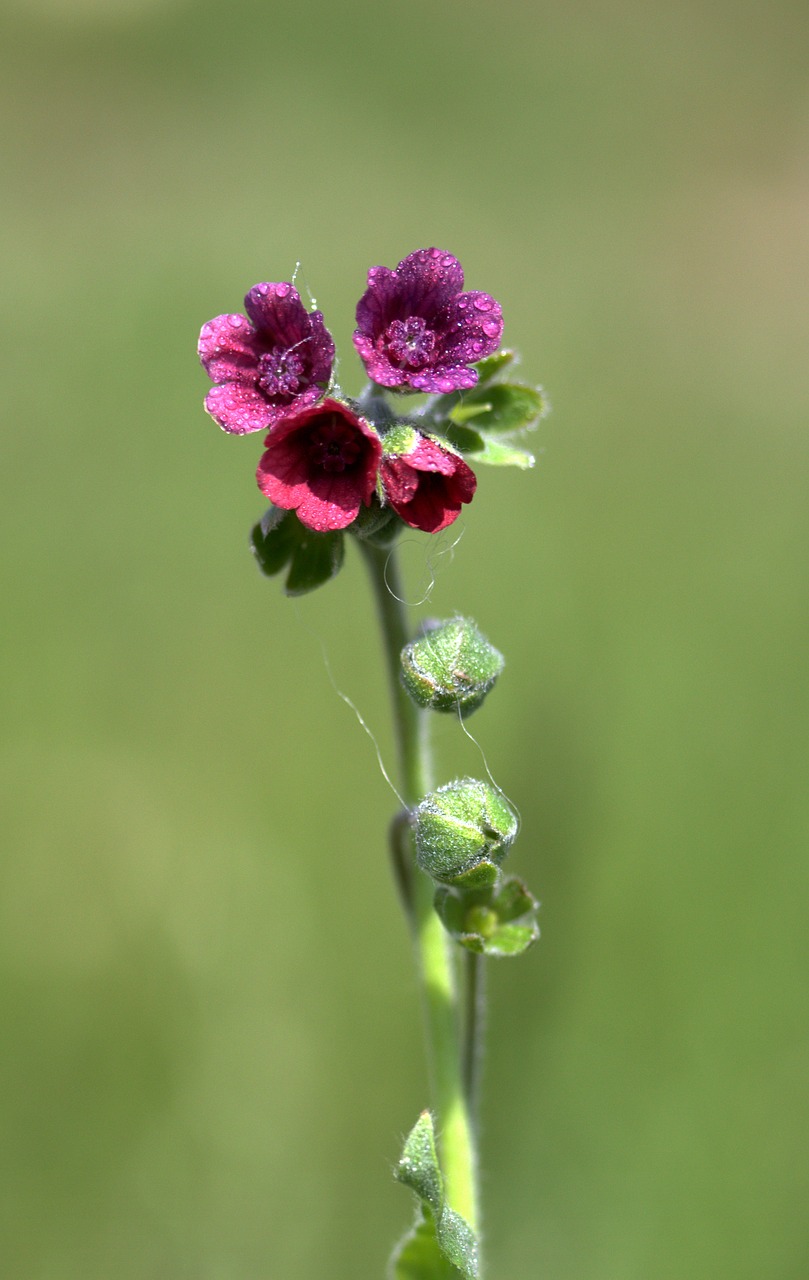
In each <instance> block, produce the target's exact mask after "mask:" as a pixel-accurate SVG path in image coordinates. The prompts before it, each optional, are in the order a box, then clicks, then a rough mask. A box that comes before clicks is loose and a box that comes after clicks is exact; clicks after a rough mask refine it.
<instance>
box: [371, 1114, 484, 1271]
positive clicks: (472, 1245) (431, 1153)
mask: <svg viewBox="0 0 809 1280" xmlns="http://www.w3.org/2000/svg"><path fill="white" fill-rule="evenodd" d="M395 1176H396V1178H397V1179H398V1180H399V1182H403V1183H404V1184H405V1186H407V1187H410V1189H411V1191H415V1193H416V1195H417V1196H418V1197H419V1200H420V1202H421V1205H420V1208H419V1215H418V1217H417V1219H416V1222H415V1225H414V1227H413V1229H412V1230H411V1231H410V1232H408V1234H407V1235H406V1236H405V1238H404V1239H403V1240H402V1241H401V1243H400V1244H399V1245H398V1246H397V1248H396V1249H395V1251H394V1254H393V1257H392V1259H391V1264H390V1269H389V1273H388V1274H389V1276H390V1277H391V1280H478V1278H479V1266H478V1249H477V1241H476V1239H475V1234H474V1232H473V1231H472V1228H471V1227H470V1226H469V1223H468V1222H466V1220H465V1219H464V1218H462V1217H461V1215H460V1214H458V1213H455V1211H454V1210H453V1209H450V1208H449V1207H448V1206H447V1205H446V1204H445V1203H444V1185H443V1179H442V1177H441V1170H440V1168H439V1166H438V1156H437V1154H436V1146H435V1129H434V1126H433V1118H432V1116H431V1115H430V1113H429V1111H422V1113H421V1115H420V1116H419V1118H418V1120H417V1121H416V1123H415V1125H414V1126H413V1128H412V1130H411V1131H410V1134H409V1135H408V1138H407V1141H406V1142H405V1145H404V1150H403V1152H402V1157H401V1159H400V1161H399V1163H398V1165H397V1166H396V1172H395Z"/></svg>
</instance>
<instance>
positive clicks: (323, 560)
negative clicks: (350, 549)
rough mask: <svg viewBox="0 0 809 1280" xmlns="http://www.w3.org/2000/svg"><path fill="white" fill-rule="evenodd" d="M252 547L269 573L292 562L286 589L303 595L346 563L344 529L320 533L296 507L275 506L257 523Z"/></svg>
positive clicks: (294, 593) (320, 584)
mask: <svg viewBox="0 0 809 1280" xmlns="http://www.w3.org/2000/svg"><path fill="white" fill-rule="evenodd" d="M250 549H251V551H252V552H253V555H254V556H255V557H256V561H257V563H258V567H259V568H260V569H261V572H262V573H264V574H266V575H267V576H268V577H272V576H274V575H275V574H276V573H280V572H281V570H282V569H284V568H286V567H287V566H288V572H287V576H286V581H285V583H284V591H285V593H286V594H287V595H288V596H302V595H305V594H306V592H307V591H314V590H315V588H316V587H321V586H323V584H324V583H325V582H328V581H329V579H330V578H333V577H334V576H335V575H336V574H337V573H339V572H340V569H341V568H342V565H343V557H344V554H345V548H344V545H343V533H342V530H340V529H337V530H332V531H329V532H327V533H316V532H315V531H314V530H313V529H308V528H307V527H306V526H305V525H302V524H301V522H300V520H299V519H298V517H297V516H296V515H295V513H294V511H285V510H283V509H282V508H281V507H276V506H271V507H270V508H269V509H268V510H267V511H266V512H265V513H264V515H263V516H262V518H261V520H259V522H258V524H255V525H254V526H253V529H252V531H251V533H250Z"/></svg>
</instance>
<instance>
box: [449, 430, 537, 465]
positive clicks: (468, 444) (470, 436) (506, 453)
mask: <svg viewBox="0 0 809 1280" xmlns="http://www.w3.org/2000/svg"><path fill="white" fill-rule="evenodd" d="M447 439H448V440H449V443H450V444H451V445H453V446H454V447H455V448H456V449H457V450H458V451H459V452H460V453H463V454H464V455H465V456H468V457H469V459H470V461H472V462H482V463H484V464H485V465H486V466H489V467H519V469H520V470H521V471H528V470H530V468H531V467H533V465H534V462H535V458H534V455H533V454H532V453H528V451H527V450H526V449H518V448H517V446H516V445H513V444H510V443H509V442H508V441H506V440H496V439H494V438H493V437H492V436H490V435H484V433H483V432H481V431H478V430H477V426H476V427H475V429H474V430H473V429H472V428H471V427H466V426H459V427H456V426H450V427H449V429H448V431H447Z"/></svg>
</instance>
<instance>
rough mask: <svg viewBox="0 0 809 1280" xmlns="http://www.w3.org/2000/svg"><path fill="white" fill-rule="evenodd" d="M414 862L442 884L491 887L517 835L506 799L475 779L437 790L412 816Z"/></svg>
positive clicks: (466, 779)
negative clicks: (414, 845) (414, 848)
mask: <svg viewBox="0 0 809 1280" xmlns="http://www.w3.org/2000/svg"><path fill="white" fill-rule="evenodd" d="M413 823H414V834H415V841H416V858H417V860H418V864H419V866H420V867H421V869H422V870H423V871H426V872H427V874H428V875H431V876H432V877H433V879H434V880H439V881H440V882H441V883H442V884H450V885H459V886H462V887H465V888H470V889H471V888H482V887H484V886H485V885H489V884H494V883H495V882H496V880H497V879H498V876H499V874H500V863H501V862H502V861H503V858H504V857H505V856H506V853H507V852H508V850H509V848H510V846H511V845H512V843H513V841H514V837H515V836H516V834H517V815H516V814H515V813H514V810H513V809H512V808H511V806H510V805H509V803H508V801H507V800H506V799H505V798H504V797H503V796H502V795H501V794H500V792H499V791H497V790H496V789H495V788H494V787H492V786H490V785H489V783H488V782H478V781H476V780H475V779H474V778H461V779H459V780H458V781H456V782H448V783H447V785H446V786H444V787H439V788H438V790H437V791H432V792H431V793H430V795H428V796H426V797H425V799H424V800H422V802H421V804H420V805H419V806H418V808H417V809H416V811H415V813H414V815H413Z"/></svg>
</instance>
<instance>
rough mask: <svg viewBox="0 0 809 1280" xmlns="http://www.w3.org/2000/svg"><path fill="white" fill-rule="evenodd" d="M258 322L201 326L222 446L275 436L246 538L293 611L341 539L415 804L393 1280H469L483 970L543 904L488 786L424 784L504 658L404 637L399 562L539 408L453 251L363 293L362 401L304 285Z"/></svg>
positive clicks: (403, 876)
mask: <svg viewBox="0 0 809 1280" xmlns="http://www.w3.org/2000/svg"><path fill="white" fill-rule="evenodd" d="M245 311H246V313H247V314H246V315H244V314H241V313H232V314H225V315H221V316H217V317H216V318H215V319H214V320H211V321H210V322H209V323H208V324H205V325H204V326H203V328H202V332H201V334H200V339H199V357H200V360H201V362H202V365H203V367H204V368H205V370H206V372H207V373H208V374H209V376H210V377H211V379H212V380H213V382H214V383H215V385H214V387H213V388H212V389H211V390H210V391H209V392H208V395H207V397H206V401H205V407H206V409H207V411H208V413H209V414H210V415H211V417H212V418H213V419H214V420H215V421H216V422H217V423H218V424H219V426H220V427H222V429H223V430H224V431H226V432H228V433H230V434H232V435H245V434H248V433H251V432H258V431H262V432H266V435H265V438H264V450H263V452H262V454H261V456H260V457H259V459H258V464H257V471H256V478H257V482H258V487H259V489H260V490H261V492H262V493H263V494H264V495H265V497H267V498H268V499H269V501H270V506H269V508H268V510H267V511H266V513H265V514H264V516H263V517H262V519H261V520H260V521H258V523H257V524H256V525H255V527H254V528H253V530H252V534H251V544H252V550H253V553H254V555H255V557H256V560H257V562H258V565H259V568H260V569H261V570H262V572H263V573H264V574H266V575H268V576H273V575H276V574H281V573H284V574H285V578H284V589H285V591H286V594H287V595H291V596H296V595H302V594H304V593H305V592H308V591H312V590H314V589H315V588H317V587H320V586H323V585H324V584H325V583H326V582H328V581H329V580H330V579H331V578H333V577H334V576H335V575H336V574H337V573H338V572H339V570H340V568H341V567H342V564H343V561H344V555H345V541H346V539H345V535H346V534H348V535H350V536H351V537H352V538H353V541H354V544H355V545H356V547H357V550H358V551H359V553H360V554H361V556H362V558H363V559H364V561H365V563H366V566H367V569H368V572H369V576H370V581H371V586H372V590H373V594H374V598H375V603H376V609H377V614H378V618H379V623H380V628H381V633H382V642H383V650H384V654H385V660H386V665H387V670H388V675H389V683H390V692H391V702H392V711H393V723H394V729H395V737H396V742H397V749H398V757H399V761H398V762H399V792H400V794H401V797H402V800H403V808H402V810H401V811H400V812H399V813H398V814H397V815H396V816H395V818H394V820H393V822H392V824H391V828H390V849H391V856H392V861H393V868H394V872H395V881H396V884H397V887H398V889H399V893H400V896H401V899H402V904H403V906H404V909H405V912H406V915H407V918H408V921H409V924H410V928H411V931H412V935H413V940H414V945H415V952H416V959H417V965H418V971H419V975H420V979H421V984H422V989H423V1001H424V1010H425V1026H426V1035H427V1041H428V1058H429V1062H430V1073H431V1078H432V1098H431V1101H430V1107H429V1108H427V1109H425V1110H424V1112H422V1114H421V1116H420V1117H419V1119H418V1120H417V1121H416V1124H415V1126H414V1127H413V1129H412V1130H411V1132H410V1135H409V1137H408V1138H407V1141H406V1142H405V1146H404V1150H403V1153H402V1156H401V1159H400V1161H399V1163H398V1165H397V1167H396V1171H395V1176H396V1177H397V1178H398V1180H399V1181H400V1182H402V1183H404V1184H405V1185H406V1186H408V1187H409V1188H410V1189H411V1190H412V1191H413V1192H414V1193H415V1195H416V1199H417V1213H416V1221H415V1223H414V1225H413V1227H412V1228H411V1229H410V1230H409V1231H408V1232H407V1234H406V1235H405V1236H404V1238H403V1240H402V1241H401V1242H400V1244H399V1245H398V1246H397V1247H396V1249H395V1250H394V1253H393V1256H392V1258H391V1261H390V1264H389V1270H388V1276H389V1278H390V1280H451V1278H452V1277H461V1278H462V1280H477V1278H478V1277H480V1276H482V1261H481V1253H480V1239H479V1220H480V1206H479V1187H478V1162H477V1153H476V1134H475V1113H476V1091H477V1077H478V1066H479V1061H480V1053H481V1046H480V1037H481V1027H482V1020H483V1019H482V1013H483V990H484V987H483V972H482V966H483V965H484V964H485V961H486V958H487V957H506V956H515V955H519V954H521V953H522V952H524V951H525V950H526V949H527V948H528V947H529V946H530V945H531V944H532V943H533V942H534V941H535V940H536V939H537V937H538V936H539V930H538V927H537V919H536V917H537V910H538V904H537V902H536V900H535V899H534V897H533V896H532V895H531V893H530V892H529V890H528V889H527V888H526V886H525V885H524V884H523V883H522V881H521V880H519V879H517V878H516V877H514V876H507V875H505V874H504V872H503V862H504V860H505V858H506V856H507V855H508V853H509V851H510V849H511V846H512V845H513V843H514V840H515V838H516V836H517V833H518V827H519V823H518V819H517V815H516V812H515V810H514V808H513V807H512V805H511V804H510V803H509V801H508V800H507V799H506V797H505V795H504V794H503V792H502V791H501V790H500V788H499V787H498V786H496V785H495V784H494V782H493V780H492V779H491V778H488V779H487V780H483V781H482V780H479V779H474V778H454V779H451V780H450V781H448V782H445V783H443V784H442V785H440V786H437V787H436V786H435V784H434V780H433V778H432V776H431V765H430V754H429V742H428V736H429V723H430V717H431V716H432V715H433V714H440V713H444V714H447V713H449V714H454V715H456V716H457V717H458V719H459V720H460V721H463V720H464V719H465V718H466V717H468V716H469V715H471V714H472V713H473V712H474V711H475V710H476V709H477V708H478V707H479V706H480V705H481V703H482V702H483V701H484V699H485V698H486V696H487V695H488V693H489V692H490V691H491V689H492V688H493V687H494V685H495V683H496V681H497V680H498V678H499V676H500V674H501V672H502V670H503V666H504V658H503V656H502V654H501V653H500V652H499V651H498V650H497V649H495V648H494V646H493V645H491V644H490V643H489V641H488V640H487V639H486V638H485V636H484V635H483V634H482V633H481V631H480V630H479V629H478V627H477V626H476V624H475V623H474V622H473V621H471V620H470V619H467V618H462V617H455V618H450V619H447V620H446V621H443V622H435V621H430V622H425V623H423V624H422V625H421V626H420V627H417V628H413V627H412V626H411V624H410V622H409V619H408V616H407V609H406V606H405V604H404V603H403V602H404V598H405V597H404V591H403V589H402V585H401V571H400V566H399V560H398V549H397V541H398V536H399V534H400V533H401V532H402V531H403V530H404V529H406V528H408V527H409V528H411V529H418V530H421V531H423V532H424V533H427V534H435V533H439V532H440V531H441V530H443V529H446V528H447V527H448V526H449V525H451V524H452V523H453V522H454V521H455V520H457V518H458V516H459V515H460V513H461V510H462V508H463V507H464V506H465V505H467V504H469V503H471V502H472V500H473V498H474V496H475V492H476V487H477V480H476V477H475V472H474V470H473V468H474V467H475V466H477V465H478V464H483V465H487V466H512V467H518V468H523V469H525V468H528V467H530V466H532V465H533V458H532V456H531V455H530V453H528V452H527V451H526V450H525V448H524V447H523V444H522V443H521V438H520V437H521V434H522V433H523V432H524V431H526V430H527V429H529V428H531V427H534V426H535V425H536V423H537V422H538V421H539V419H540V418H541V417H542V416H543V415H544V413H545V412H546V408H547V405H546V401H545V399H544V396H543V394H542V391H541V389H539V388H536V387H533V386H530V385H528V384H526V383H523V382H520V381H516V380H515V379H514V368H515V363H516V361H515V355H514V352H513V351H510V350H507V349H503V348H501V338H502V332H503V319H502V313H501V309H500V306H499V304H498V303H497V302H496V301H495V299H494V298H492V297H491V296H490V295H489V294H487V293H480V292H467V291H465V290H464V275H463V270H462V268H461V265H460V263H459V262H458V260H457V259H456V258H454V257H453V256H452V255H451V254H449V253H446V252H444V251H442V250H440V249H435V248H430V249H420V250H417V251H416V252H415V253H411V254H409V255H408V256H407V257H406V258H404V259H403V260H402V261H401V262H400V263H399V264H398V266H396V267H395V268H393V269H389V268H387V267H372V268H371V270H370V271H369V273H368V285H367V288H366V290H365V292H364V293H363V295H362V297H361V298H360V300H359V303H358V304H357V329H356V331H355V333H354V345H355V347H356V350H357V352H358V354H359V356H360V358H361V360H362V362H363V364H364V365H365V369H366V372H367V374H368V378H369V382H368V385H367V386H366V388H365V390H364V391H363V393H362V394H361V396H360V397H359V399H357V400H350V399H348V398H347V397H346V396H344V395H342V393H341V392H340V390H339V388H338V387H337V386H336V385H335V384H334V380H333V364H334V354H335V351H334V342H333V341H332V338H331V335H330V334H329V332H328V330H327V329H326V327H325V324H324V321H323V316H322V315H321V313H320V312H319V311H316V310H311V311H307V310H306V308H305V306H304V304H303V302H302V301H301V298H300V297H299V295H298V293H297V291H296V290H295V288H294V287H293V285H292V284H291V283H289V282H281V283H274V284H269V283H262V284H257V285H254V286H253V288H252V289H250V291H249V292H248V294H247V296H246V298H245ZM415 395H418V396H419V399H418V400H417V401H415V402H414V399H413V397H414V396H415Z"/></svg>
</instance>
